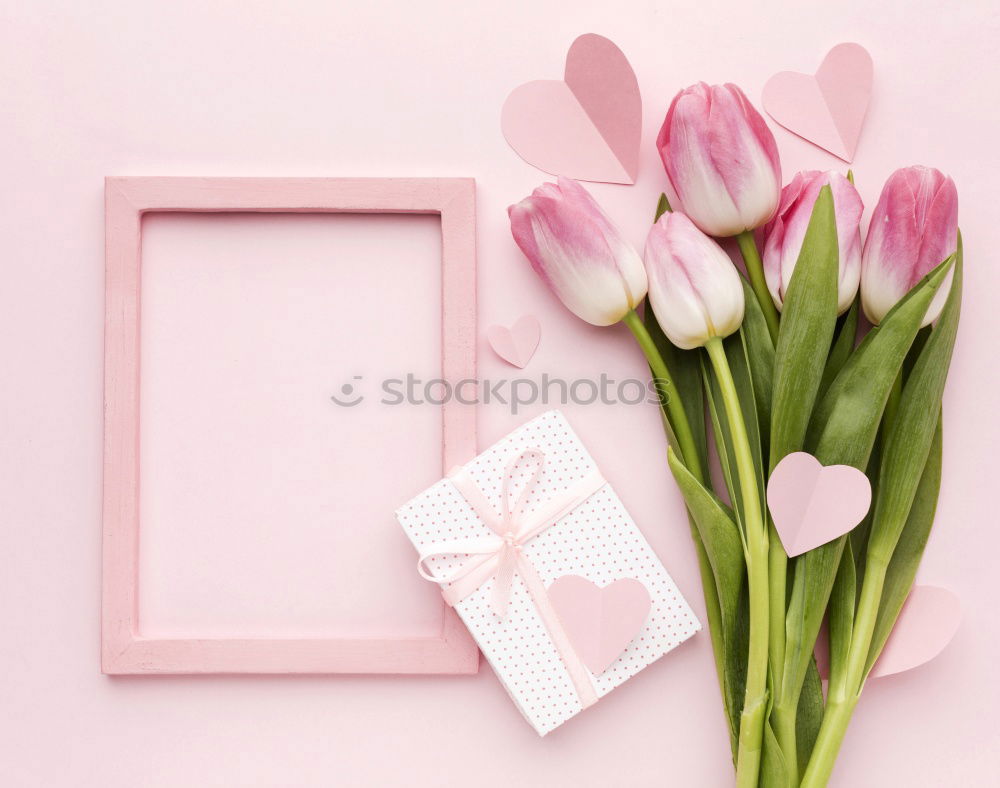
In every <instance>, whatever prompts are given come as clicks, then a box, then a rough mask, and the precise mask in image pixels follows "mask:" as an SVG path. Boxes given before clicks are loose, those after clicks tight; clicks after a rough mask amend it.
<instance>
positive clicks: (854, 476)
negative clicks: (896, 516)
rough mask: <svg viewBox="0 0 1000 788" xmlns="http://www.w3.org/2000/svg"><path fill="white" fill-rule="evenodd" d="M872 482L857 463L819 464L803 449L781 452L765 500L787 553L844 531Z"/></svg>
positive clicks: (866, 501) (867, 498)
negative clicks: (782, 455) (854, 464)
mask: <svg viewBox="0 0 1000 788" xmlns="http://www.w3.org/2000/svg"><path fill="white" fill-rule="evenodd" d="M871 503H872V488H871V484H870V483H869V481H868V477H867V476H865V475H864V474H863V473H862V472H861V471H859V470H858V469H857V468H852V467H850V466H849V465H829V466H823V465H821V464H820V462H819V460H817V459H816V458H815V457H813V456H812V455H811V454H807V453H806V452H804V451H797V452H793V453H792V454H789V455H787V456H785V457H784V458H783V459H782V460H781V462H779V463H778V464H777V466H776V467H775V469H774V471H772V473H771V478H770V480H769V481H768V483H767V506H768V509H770V511H771V518H772V519H773V520H774V527H775V528H776V529H777V531H778V536H780V537H781V544H782V545H783V546H784V548H785V552H786V553H788V555H790V556H795V555H800V554H802V553H805V552H806V551H808V550H812V549H813V548H814V547H819V546H820V545H821V544H826V543H827V542H829V541H831V540H833V539H836V538H837V537H838V536H843V535H844V534H846V533H847V532H848V531H850V530H851V529H852V528H853V527H854V526H856V525H857V524H858V523H860V522H861V521H862V520H863V519H864V517H865V515H866V514H868V507H870V506H871Z"/></svg>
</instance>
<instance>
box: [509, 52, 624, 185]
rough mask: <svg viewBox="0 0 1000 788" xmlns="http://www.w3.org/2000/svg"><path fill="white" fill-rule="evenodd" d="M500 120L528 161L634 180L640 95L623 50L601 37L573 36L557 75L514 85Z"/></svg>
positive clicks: (573, 173)
mask: <svg viewBox="0 0 1000 788" xmlns="http://www.w3.org/2000/svg"><path fill="white" fill-rule="evenodd" d="M500 127H501V128H502V129H503V135H504V137H506V138H507V142H508V143H509V144H510V146H511V147H512V148H513V149H514V150H515V151H517V154H518V155H519V156H520V157H521V158H522V159H524V160H525V161H526V162H528V164H531V165H533V166H535V167H538V169H540V170H544V171H545V172H549V173H552V174H553V175H565V176H567V177H570V178H576V179H577V180H584V181H603V182H606V183H635V179H636V176H637V174H638V172H639V141H640V137H641V135H642V98H641V97H640V95H639V83H638V81H637V80H636V78H635V72H634V71H632V66H630V65H629V62H628V60H627V59H626V58H625V55H624V54H623V53H622V51H621V50H620V49H619V48H618V47H617V46H615V44H614V43H613V42H611V41H609V40H608V39H606V38H604V37H603V36H599V35H595V34H593V33H588V34H586V35H582V36H580V37H579V38H577V39H576V40H575V41H574V42H573V44H572V46H570V48H569V52H568V53H567V55H566V72H565V77H564V79H562V80H537V81H535V82H526V83H525V84H523V85H520V86H519V87H517V88H515V89H514V91H513V92H512V93H511V94H510V95H509V96H508V97H507V100H506V101H505V102H504V105H503V109H502V110H501V113H500Z"/></svg>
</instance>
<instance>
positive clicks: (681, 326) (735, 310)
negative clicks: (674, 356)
mask: <svg viewBox="0 0 1000 788" xmlns="http://www.w3.org/2000/svg"><path fill="white" fill-rule="evenodd" d="M645 257H646V273H647V275H648V276H649V303H650V304H651V305H652V307H653V312H654V313H655V314H656V320H657V322H658V323H659V324H660V327H661V328H662V329H663V332H664V333H665V334H666V335H667V337H668V338H669V339H670V341H671V342H673V343H674V344H675V345H676V346H677V347H679V348H682V349H684V350H690V349H691V348H696V347H701V346H702V345H704V344H705V343H706V342H707V341H708V340H709V339H711V338H712V337H727V336H729V335H730V334H732V333H733V332H734V331H735V330H736V329H738V328H739V327H740V323H742V322H743V283H742V282H741V281H740V275H739V274H738V273H737V272H736V269H735V268H734V267H733V263H732V261H731V260H730V259H729V255H727V254H726V253H725V252H724V251H723V250H722V247H721V246H719V245H718V244H717V243H716V242H715V241H713V240H712V239H711V238H709V237H708V236H706V235H705V234H704V233H702V232H701V231H700V230H699V229H698V228H697V227H695V225H694V223H693V222H692V221H691V220H690V219H689V218H688V217H687V216H685V215H684V214H682V213H665V214H664V215H663V216H662V217H660V220H659V221H658V222H657V223H656V224H654V225H653V229H652V230H650V231H649V236H648V237H647V238H646V254H645Z"/></svg>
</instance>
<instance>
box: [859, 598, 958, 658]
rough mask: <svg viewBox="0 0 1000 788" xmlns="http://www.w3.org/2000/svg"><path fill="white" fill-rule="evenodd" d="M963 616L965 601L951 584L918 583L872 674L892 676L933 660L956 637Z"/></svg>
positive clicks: (900, 614)
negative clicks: (941, 586) (953, 591)
mask: <svg viewBox="0 0 1000 788" xmlns="http://www.w3.org/2000/svg"><path fill="white" fill-rule="evenodd" d="M961 620H962V603H961V601H960V600H959V598H958V597H957V596H956V595H955V594H953V593H952V592H951V591H949V590H948V589H947V588H940V587H938V586H914V587H913V589H912V590H911V591H910V595H909V596H908V597H907V598H906V602H905V603H904V604H903V609H902V610H901V611H900V612H899V618H898V619H896V625H895V626H894V627H893V628H892V634H890V635H889V639H888V640H887V641H886V643H885V648H884V649H882V653H881V654H880V655H879V658H878V660H877V661H876V662H875V665H874V666H873V667H872V672H871V675H872V676H874V677H880V676H891V675H892V674H893V673H902V672H903V671H904V670H910V669H912V668H915V667H918V666H919V665H923V664H924V663H925V662H930V661H931V660H932V659H934V657H936V656H937V655H938V654H940V653H941V652H942V651H944V647H945V646H947V645H948V644H949V643H950V642H951V639H952V638H953V637H955V632H957V631H958V625H959V623H960V622H961Z"/></svg>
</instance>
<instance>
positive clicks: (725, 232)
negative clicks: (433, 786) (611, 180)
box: [509, 84, 962, 787]
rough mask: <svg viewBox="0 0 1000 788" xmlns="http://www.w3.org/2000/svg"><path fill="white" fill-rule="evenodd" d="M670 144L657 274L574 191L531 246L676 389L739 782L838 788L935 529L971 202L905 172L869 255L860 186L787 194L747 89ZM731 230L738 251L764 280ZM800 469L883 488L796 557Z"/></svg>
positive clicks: (522, 223) (694, 109)
mask: <svg viewBox="0 0 1000 788" xmlns="http://www.w3.org/2000/svg"><path fill="white" fill-rule="evenodd" d="M657 147H658V149H659V152H660V155H661V158H662V160H663V164H664V167H665V169H666V173H667V178H668V180H669V182H670V187H671V191H672V192H673V195H674V206H673V209H671V206H670V204H669V203H668V201H667V198H666V196H665V195H664V196H663V197H661V199H660V204H659V206H658V209H657V211H656V216H655V220H654V224H653V226H652V229H651V230H650V231H649V236H648V238H647V240H646V247H645V255H644V259H643V258H641V257H640V256H639V255H638V254H637V252H636V251H635V250H634V249H633V248H632V247H631V246H630V245H629V243H628V242H627V241H626V240H625V239H624V237H623V236H622V234H621V233H620V232H619V231H618V230H617V229H616V228H615V226H614V225H613V224H612V222H611V221H610V219H609V218H608V217H607V215H606V214H605V213H604V212H603V211H602V210H601V208H600V207H599V206H598V205H597V203H596V202H595V201H594V200H593V198H592V197H591V196H590V195H589V194H588V193H587V192H586V191H585V190H584V189H583V188H582V187H581V186H580V185H579V184H577V183H575V182H574V181H571V180H567V179H560V180H559V182H558V184H545V185H543V186H541V187H539V188H538V189H536V190H535V192H534V193H533V194H532V195H531V196H530V197H528V198H526V199H525V200H523V201H522V202H520V203H518V204H517V205H514V206H511V208H510V211H509V213H510V222H511V230H512V232H513V235H514V239H515V240H516V242H517V244H518V246H520V248H521V250H522V251H523V252H524V254H525V255H526V256H527V258H528V259H529V261H530V262H531V264H532V266H533V267H534V269H535V271H537V273H538V274H539V275H540V276H541V278H542V279H543V280H544V281H545V283H546V284H548V285H549V287H551V288H552V290H553V291H554V292H555V294H556V295H557V296H558V297H559V299H560V300H561V301H562V302H563V303H564V304H565V305H566V307H567V308H569V309H570V310H571V311H572V312H574V313H575V314H576V315H578V316H579V317H581V318H582V319H584V320H586V321H588V322H589V323H593V324H595V325H599V326H607V325H612V324H614V323H618V322H624V323H625V324H626V325H627V326H628V328H629V329H630V330H631V332H632V334H633V335H634V336H635V338H636V340H637V341H638V343H639V346H640V347H641V349H642V351H643V352H644V354H645V356H646V359H647V360H648V363H649V366H650V369H651V372H652V375H653V377H654V379H655V380H656V381H657V383H658V388H659V389H660V390H661V391H663V392H665V396H663V397H662V400H663V408H662V415H663V423H664V428H665V431H666V435H667V441H668V444H669V448H668V451H667V458H668V463H669V466H670V471H671V472H672V474H673V477H674V479H675V481H676V483H677V485H678V487H679V488H680V491H681V493H682V494H683V497H684V501H685V503H686V506H687V513H688V519H689V522H690V526H691V535H692V538H693V540H694V545H695V550H696V553H697V557H698V563H699V566H700V570H701V578H702V585H703V590H704V596H705V606H706V609H707V617H708V621H709V626H710V632H711V639H712V647H713V652H714V656H715V666H716V669H717V672H718V676H719V683H720V688H721V694H722V700H723V706H724V710H725V718H726V721H727V724H728V728H729V734H730V740H731V745H732V753H733V761H734V765H735V771H736V782H737V784H738V785H739V786H756V785H764V786H796V785H803V786H812V787H814V786H822V785H825V784H826V782H827V780H828V779H829V776H830V774H831V771H832V769H833V764H834V760H835V758H836V755H837V752H838V750H839V748H840V743H841V741H842V739H843V736H844V732H845V730H846V728H847V725H848V723H849V721H850V717H851V713H852V712H853V710H854V707H855V705H856V704H857V702H858V698H859V697H860V694H861V691H862V688H863V687H864V684H865V679H866V677H867V676H868V673H869V671H870V670H871V668H872V666H873V664H874V662H875V661H876V659H877V658H878V657H879V654H880V653H881V650H882V648H883V646H884V644H885V642H886V639H887V638H888V636H889V633H890V632H891V630H892V628H893V625H894V624H895V622H896V618H897V616H898V614H899V612H900V609H901V607H902V605H903V602H904V601H905V599H906V596H907V594H908V593H909V590H910V588H911V586H912V583H913V579H914V575H915V572H916V569H917V565H918V564H919V562H920V558H921V554H922V553H923V549H924V545H925V544H926V542H927V537H928V534H929V531H930V528H931V524H932V522H933V519H934V509H935V506H936V502H937V494H938V488H939V486H940V479H941V434H942V433H941V396H942V392H943V389H944V384H945V378H946V376H947V372H948V366H949V363H950V359H951V354H952V348H953V346H954V342H955V334H956V330H957V327H958V319H959V309H960V302H961V292H962V247H961V238H960V235H959V232H958V225H957V222H958V218H957V214H958V197H957V193H956V190H955V185H954V183H953V182H952V180H951V179H950V178H947V177H945V176H944V175H942V174H941V173H940V172H938V171H937V170H933V169H929V168H924V167H907V168H904V169H901V170H897V171H896V172H895V173H893V174H892V175H891V176H890V178H889V180H888V181H887V182H886V184H885V187H884V188H883V190H882V194H881V197H880V198H879V201H878V205H877V206H876V207H875V210H874V212H873V214H872V216H871V221H870V227H869V230H868V235H867V238H866V240H865V242H864V244H862V241H861V231H860V222H861V216H862V209H863V206H862V201H861V198H860V196H859V194H858V192H857V191H856V190H855V188H854V183H853V176H852V174H851V173H847V175H846V176H845V175H843V174H840V173H837V172H801V173H798V174H797V175H795V177H794V178H792V180H791V181H790V182H789V183H788V185H786V186H784V188H782V185H781V171H780V164H779V161H778V152H777V147H776V145H775V141H774V137H773V136H772V134H771V132H770V131H769V129H768V127H767V125H766V124H765V122H764V120H763V118H762V117H761V116H760V114H759V113H758V112H757V111H756V110H755V109H754V108H753V106H752V105H751V104H750V103H749V102H748V101H747V99H746V96H744V94H743V93H742V92H741V91H740V89H739V88H737V87H736V86H734V85H723V86H712V87H709V86H708V85H705V84H699V85H695V86H693V87H691V88H688V89H686V90H683V91H681V92H680V93H679V94H678V95H677V96H676V97H675V98H674V100H673V102H672V103H671V105H670V109H669V111H668V112H667V116H666V119H665V121H664V123H663V128H662V130H661V131H660V134H659V137H658V139H657ZM712 236H715V237H722V238H724V237H731V236H735V237H736V239H737V242H738V246H739V250H740V252H741V255H742V258H743V262H744V265H745V268H746V276H745V277H744V276H743V275H742V274H741V273H740V272H739V271H738V270H737V268H736V267H735V266H734V265H733V263H732V261H731V259H730V257H729V256H728V255H727V254H726V252H725V251H724V250H723V249H722V248H721V247H720V246H719V245H718V243H717V242H716V241H715V240H713V238H712ZM859 291H860V292H859ZM647 296H648V300H649V303H648V305H647V306H646V308H645V309H644V310H643V315H642V316H641V317H640V315H639V313H638V311H637V310H638V309H639V308H640V306H641V303H642V301H643V299H644V298H645V297H647ZM861 311H863V312H864V314H865V316H866V317H867V320H868V321H869V322H870V324H871V328H870V329H869V330H868V331H867V333H866V334H865V335H864V337H863V338H862V339H861V340H860V342H859V341H858V334H859V333H861V331H860V330H859V319H860V312H861ZM710 439H711V440H713V441H714V445H715V448H716V450H717V452H716V453H717V455H718V460H719V465H720V466H721V474H718V475H719V476H721V478H722V479H724V487H725V489H719V490H716V489H713V485H712V482H711V475H710V471H709V453H708V442H709V440H710ZM799 451H804V452H808V453H810V454H812V455H813V456H814V457H815V458H816V459H817V460H818V461H819V462H820V463H822V464H823V465H833V464H841V465H849V466H853V467H854V468H856V469H858V470H860V471H862V472H864V473H865V474H866V475H867V477H868V479H869V481H870V483H871V487H872V490H873V498H872V505H871V508H870V509H869V512H868V515H867V516H866V518H865V519H864V520H863V521H862V522H861V523H860V524H859V525H858V526H857V527H855V528H854V529H853V530H852V531H850V532H849V533H848V534H846V535H845V536H841V537H839V538H836V539H834V540H832V541H830V542H827V543H826V544H823V545H821V546H819V547H816V548H815V549H812V550H810V551H808V552H806V553H803V554H802V555H799V556H797V557H795V558H789V557H788V555H787V553H786V551H785V549H784V547H783V545H782V542H781V540H780V538H779V536H778V534H777V532H776V530H775V527H774V523H773V521H772V519H771V515H770V513H769V511H768V509H767V506H766V496H765V490H766V488H767V483H768V479H769V477H770V474H771V472H772V471H773V470H774V468H775V466H776V465H777V464H778V463H779V462H780V461H781V459H782V458H783V457H785V456H786V455H788V454H790V453H792V452H799ZM824 619H826V620H827V621H828V648H829V666H830V669H829V684H828V689H827V692H826V695H825V697H824V693H823V688H822V683H821V681H820V676H819V673H818V671H817V668H816V662H815V659H814V650H815V647H816V642H817V636H818V635H819V633H820V629H821V625H822V623H823V621H824Z"/></svg>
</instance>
